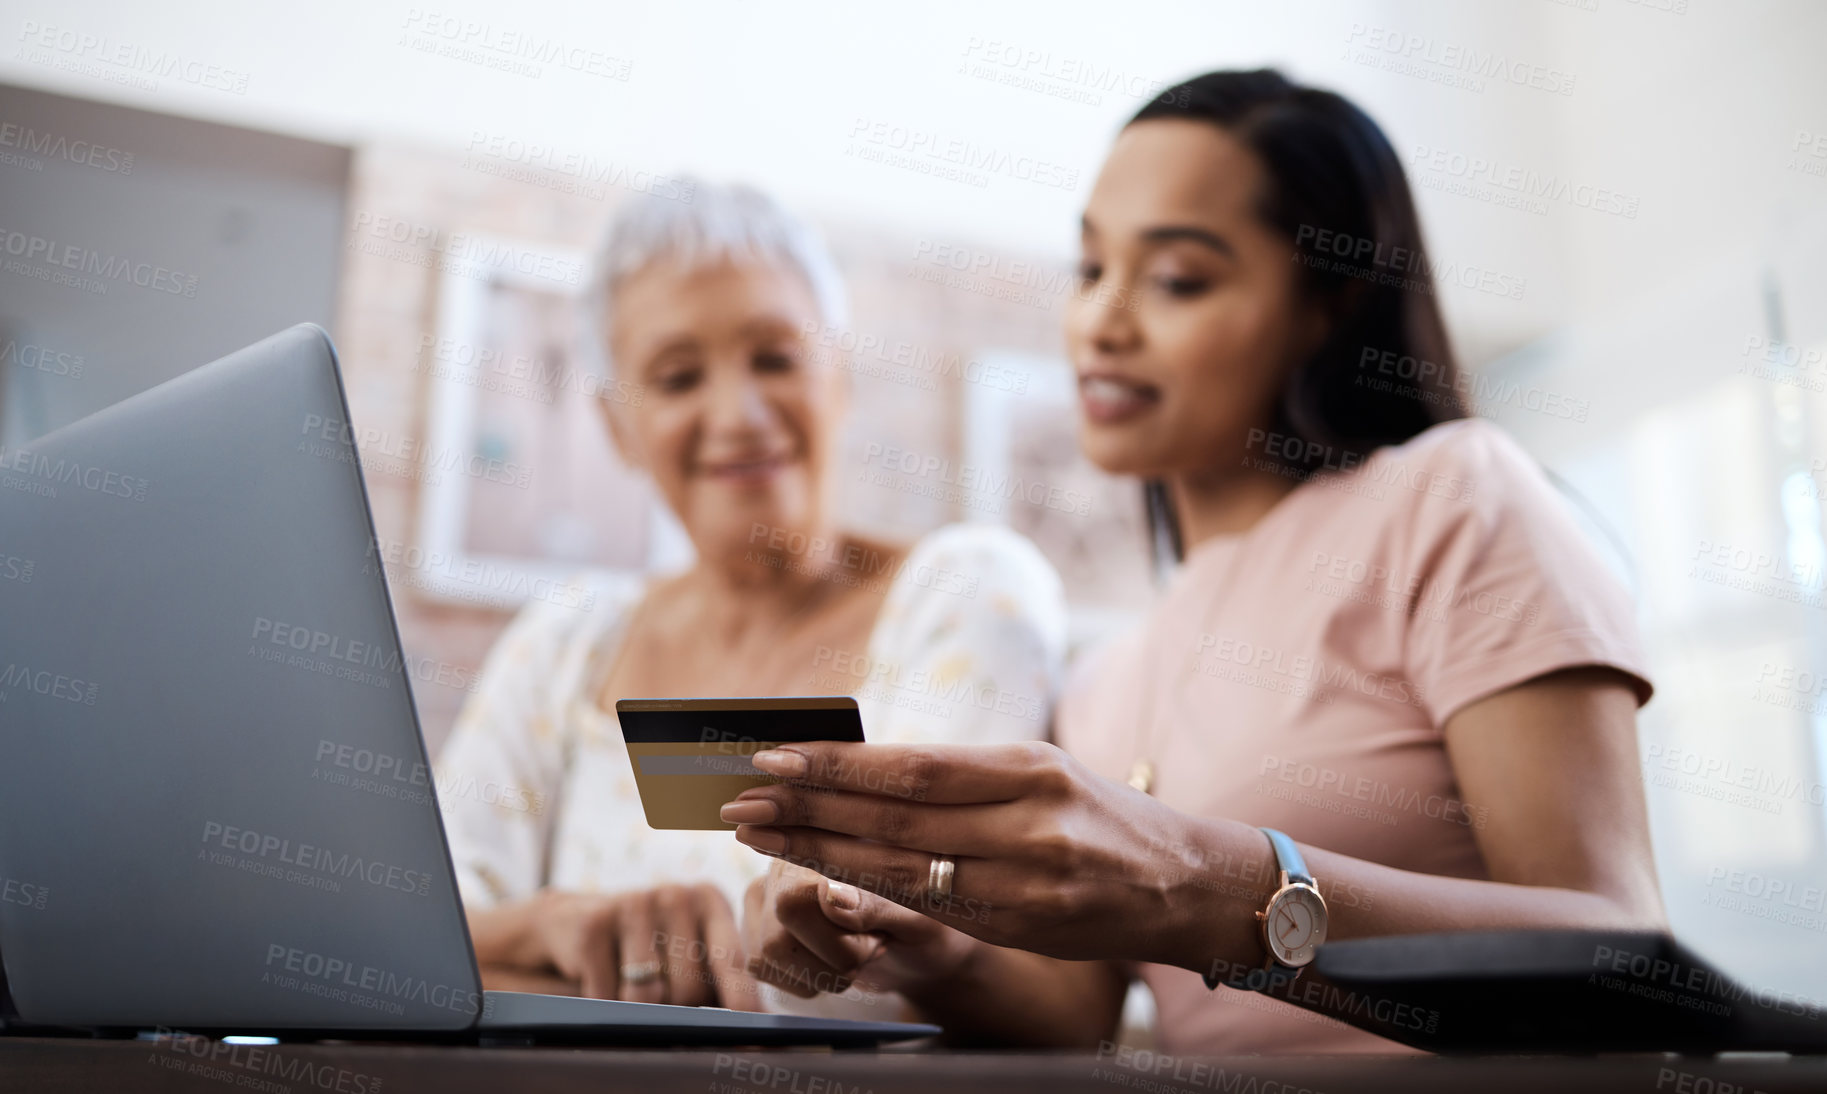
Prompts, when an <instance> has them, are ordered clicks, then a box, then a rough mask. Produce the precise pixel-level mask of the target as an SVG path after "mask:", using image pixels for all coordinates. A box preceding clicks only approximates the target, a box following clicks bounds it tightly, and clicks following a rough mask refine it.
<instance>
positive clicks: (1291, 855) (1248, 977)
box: [1205, 828, 1318, 993]
mask: <svg viewBox="0 0 1827 1094" xmlns="http://www.w3.org/2000/svg"><path fill="white" fill-rule="evenodd" d="M1258 831H1260V832H1261V833H1262V834H1263V835H1265V836H1267V837H1269V847H1270V849H1271V850H1273V851H1274V852H1275V864H1276V867H1277V868H1278V869H1280V870H1281V872H1282V873H1284V874H1286V875H1287V876H1288V884H1290V885H1307V886H1312V887H1313V888H1316V889H1317V888H1318V886H1316V885H1314V883H1313V875H1312V874H1309V873H1307V860H1306V859H1304V858H1302V857H1301V854H1300V848H1298V847H1296V846H1294V841H1293V840H1291V839H1289V838H1288V837H1287V835H1286V833H1283V832H1277V831H1276V830H1275V829H1273V828H1261V829H1258ZM1300 974H1301V970H1300V969H1294V968H1289V967H1288V966H1286V965H1283V964H1281V963H1279V962H1277V961H1275V960H1273V959H1271V960H1270V961H1269V964H1268V965H1267V966H1265V967H1262V968H1252V969H1242V968H1237V969H1233V970H1232V972H1231V975H1230V976H1228V977H1227V976H1222V975H1220V973H1219V966H1218V965H1216V964H1215V965H1214V966H1213V968H1212V971H1211V972H1208V973H1206V974H1205V986H1206V988H1207V989H1209V990H1211V991H1217V990H1218V985H1220V984H1223V985H1225V986H1227V987H1232V988H1236V989H1238V990H1239V991H1259V992H1265V993H1266V992H1273V991H1274V990H1275V989H1277V988H1279V987H1283V986H1285V985H1286V984H1288V983H1289V982H1291V981H1292V980H1293V979H1294V978H1295V977H1297V976H1299V975H1300Z"/></svg>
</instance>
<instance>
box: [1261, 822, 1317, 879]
mask: <svg viewBox="0 0 1827 1094" xmlns="http://www.w3.org/2000/svg"><path fill="white" fill-rule="evenodd" d="M1258 831H1260V832H1261V833H1262V834H1263V835H1265V836H1268V837H1269V846H1270V847H1272V848H1274V850H1275V862H1276V864H1277V865H1278V866H1280V867H1281V872H1282V873H1284V874H1287V875H1288V884H1290V885H1307V886H1311V885H1312V884H1313V875H1312V874H1309V873H1308V872H1307V860H1306V859H1304V858H1301V857H1300V848H1298V847H1296V846H1294V841H1293V840H1291V839H1289V838H1288V837H1287V836H1286V835H1284V834H1283V833H1281V832H1277V831H1276V830H1275V829H1273V828H1261V829H1258Z"/></svg>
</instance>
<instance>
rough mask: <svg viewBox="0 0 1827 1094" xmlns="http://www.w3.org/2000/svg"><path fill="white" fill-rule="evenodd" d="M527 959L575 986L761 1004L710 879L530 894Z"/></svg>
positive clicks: (726, 908)
mask: <svg viewBox="0 0 1827 1094" xmlns="http://www.w3.org/2000/svg"><path fill="white" fill-rule="evenodd" d="M532 913H533V914H532V923H531V927H532V930H531V931H530V932H529V934H530V941H531V943H532V952H531V953H530V954H528V956H529V957H531V958H533V961H532V962H529V964H531V963H537V964H543V965H547V966H549V967H551V968H555V969H556V970H557V971H558V974H559V975H560V976H562V977H563V978H565V979H566V980H568V981H571V982H572V983H575V984H577V985H579V988H580V991H581V994H583V995H586V996H590V997H592V998H596V999H622V1000H626V1001H628V1002H631V1003H674V1004H678V1005H681V1006H721V1007H728V1008H730V1009H732V1010H760V1009H761V999H760V995H759V993H758V992H757V990H756V987H755V981H754V978H753V977H751V976H750V975H749V974H748V971H747V959H746V957H745V955H744V954H743V952H742V945H741V940H740V938H739V937H738V933H737V929H736V918H735V915H734V914H733V913H732V912H731V910H730V905H729V901H727V900H725V899H724V897H723V893H722V892H721V891H720V890H718V888H717V887H716V886H715V885H708V884H704V885H661V886H658V887H656V888H652V889H643V890H639V891H635V892H627V893H572V892H560V891H556V890H549V889H548V890H546V891H545V892H542V893H540V894H539V895H538V896H537V897H535V898H533V906H532Z"/></svg>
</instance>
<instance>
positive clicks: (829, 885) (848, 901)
mask: <svg viewBox="0 0 1827 1094" xmlns="http://www.w3.org/2000/svg"><path fill="white" fill-rule="evenodd" d="M825 895H826V896H827V897H829V898H830V899H831V906H832V907H833V908H836V909H838V910H839V911H845V912H854V911H856V910H857V907H858V906H859V905H860V904H861V903H862V902H861V901H860V900H858V899H857V895H856V886H854V885H851V884H849V883H847V882H843V881H827V882H825Z"/></svg>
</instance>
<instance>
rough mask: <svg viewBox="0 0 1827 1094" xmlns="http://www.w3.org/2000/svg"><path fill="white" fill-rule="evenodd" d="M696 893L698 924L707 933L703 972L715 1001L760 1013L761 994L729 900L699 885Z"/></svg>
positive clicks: (714, 890) (716, 890)
mask: <svg viewBox="0 0 1827 1094" xmlns="http://www.w3.org/2000/svg"><path fill="white" fill-rule="evenodd" d="M697 892H698V894H699V899H698V913H699V923H700V924H701V929H702V931H703V934H704V973H705V975H707V976H708V977H709V978H710V983H711V986H712V987H713V988H714V989H715V995H716V997H715V998H714V999H713V1000H712V1002H713V1003H715V1004H716V1005H717V1006H720V1007H728V1008H729V1009H731V1010H760V1009H761V993H760V992H759V991H757V990H756V987H755V978H754V977H752V976H750V975H749V974H748V970H747V968H746V967H745V966H746V965H747V962H746V960H744V955H743V952H742V935H741V931H740V930H739V929H738V928H737V926H736V915H735V913H734V912H733V911H732V910H731V909H730V905H729V901H727V900H725V899H724V898H723V892H722V891H721V890H719V889H718V888H717V887H716V886H714V885H700V886H698V889H697Z"/></svg>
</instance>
